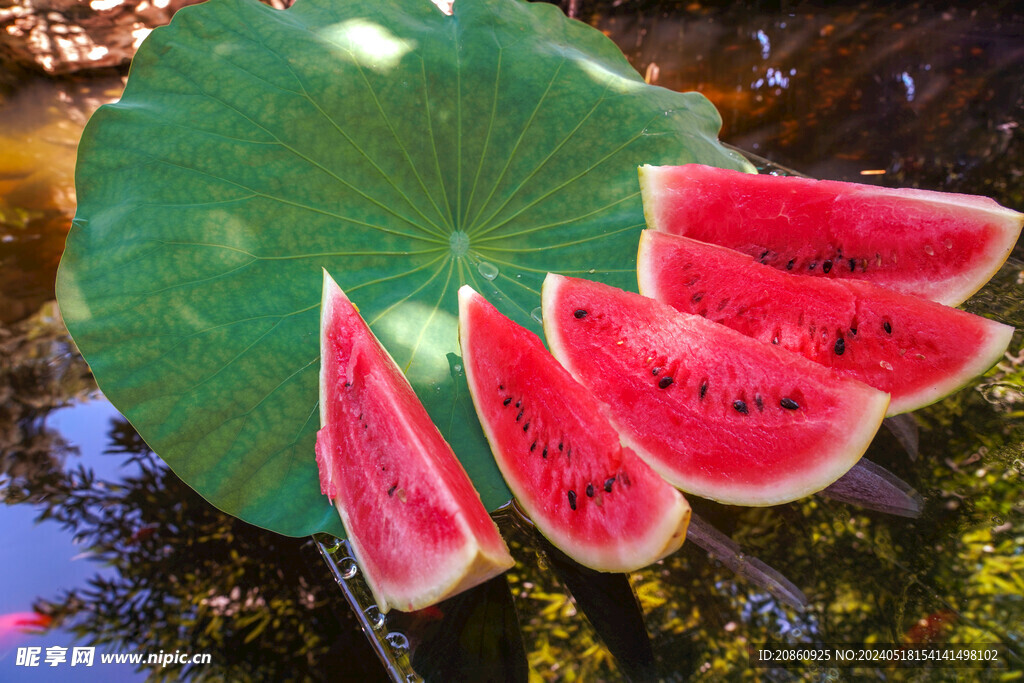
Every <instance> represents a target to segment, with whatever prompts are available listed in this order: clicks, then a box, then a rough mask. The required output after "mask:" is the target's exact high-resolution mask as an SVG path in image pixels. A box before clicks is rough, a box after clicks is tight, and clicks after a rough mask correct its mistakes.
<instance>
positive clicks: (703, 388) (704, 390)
mask: <svg viewBox="0 0 1024 683" xmlns="http://www.w3.org/2000/svg"><path fill="white" fill-rule="evenodd" d="M706 393H708V383H707V382H704V383H703V384H701V385H700V397H701V398H704V394H706Z"/></svg>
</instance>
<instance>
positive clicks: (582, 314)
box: [573, 308, 587, 320]
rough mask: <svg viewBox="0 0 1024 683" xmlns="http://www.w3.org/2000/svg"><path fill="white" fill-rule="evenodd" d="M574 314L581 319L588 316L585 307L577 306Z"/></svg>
mask: <svg viewBox="0 0 1024 683" xmlns="http://www.w3.org/2000/svg"><path fill="white" fill-rule="evenodd" d="M573 315H574V316H576V319H577V320H579V319H580V318H586V317H587V312H586V311H585V310H584V309H582V308H577V309H576V312H575V313H573Z"/></svg>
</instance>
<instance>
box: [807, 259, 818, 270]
mask: <svg viewBox="0 0 1024 683" xmlns="http://www.w3.org/2000/svg"><path fill="white" fill-rule="evenodd" d="M817 265H818V262H817V261H811V265H809V266H807V270H814V267H815V266H817Z"/></svg>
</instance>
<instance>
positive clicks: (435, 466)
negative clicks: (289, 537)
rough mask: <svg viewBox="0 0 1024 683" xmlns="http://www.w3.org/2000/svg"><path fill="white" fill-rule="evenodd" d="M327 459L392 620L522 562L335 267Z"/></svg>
mask: <svg viewBox="0 0 1024 683" xmlns="http://www.w3.org/2000/svg"><path fill="white" fill-rule="evenodd" d="M321 318H322V323H321V332H320V334H321V337H320V343H321V370H320V373H321V374H320V416H321V429H320V431H319V432H318V433H317V441H316V461H317V465H318V468H319V471H320V486H321V490H322V492H323V493H324V494H325V495H326V496H327V497H328V498H329V499H331V500H332V501H333V502H334V505H335V508H336V509H337V510H338V514H339V515H340V516H341V520H342V523H343V524H344V526H345V530H346V532H347V533H348V539H349V542H350V543H351V544H352V547H353V550H354V552H355V555H356V559H357V560H358V561H359V565H360V567H361V568H362V570H363V574H364V577H365V579H366V582H367V584H368V585H369V587H370V590H371V592H372V593H373V596H374V599H375V600H376V602H377V605H378V607H379V608H380V610H381V612H387V611H388V610H389V609H390V608H391V607H395V608H397V609H400V610H403V611H412V610H416V609H422V608H423V607H427V606H429V605H432V604H434V603H437V602H439V601H441V600H443V599H445V598H447V597H450V596H452V595H455V594H456V593H459V592H461V591H463V590H466V589H469V588H472V587H473V586H476V585H478V584H480V583H483V582H484V581H486V580H488V579H490V578H492V577H493V576H496V575H498V574H500V573H502V572H504V571H505V570H506V569H509V568H511V567H512V566H513V565H514V564H515V563H514V561H513V559H512V556H511V555H510V554H509V551H508V547H507V546H506V545H505V542H504V541H503V540H502V538H501V535H500V534H499V532H498V529H497V526H496V525H495V524H494V521H493V520H492V519H491V518H490V516H489V515H488V513H487V509H486V508H485V507H484V505H483V503H482V502H481V500H480V496H479V494H478V493H477V492H476V490H475V489H474V488H473V484H472V482H471V481H470V479H469V476H468V475H467V474H466V472H465V470H463V469H462V466H461V465H460V464H459V461H458V460H457V459H456V457H455V454H454V452H453V451H452V449H451V447H450V446H449V445H448V443H447V442H445V440H444V438H443V437H442V436H441V433H440V432H439V431H438V430H437V427H435V426H434V423H433V422H432V421H431V420H430V416H429V415H428V414H427V411H426V409H425V408H424V407H423V404H422V403H420V401H419V399H418V398H417V397H416V394H415V393H414V392H413V389H412V386H411V385H410V384H409V382H408V380H406V378H405V376H404V375H403V374H402V372H401V370H399V368H398V366H397V365H396V364H395V362H394V360H393V359H392V358H391V356H390V354H389V353H388V352H387V350H386V349H385V348H384V347H383V345H381V344H380V342H379V341H378V340H377V338H376V337H375V336H374V334H373V332H372V331H371V330H370V328H369V327H367V325H366V323H365V322H364V321H363V319H362V317H361V316H360V315H359V313H358V311H357V309H356V308H355V306H354V305H353V304H352V302H351V301H349V299H348V297H347V296H345V293H344V292H343V291H342V290H341V288H340V287H339V286H338V285H337V283H335V281H334V280H333V279H332V278H331V276H330V275H329V274H328V273H327V271H326V270H325V271H324V285H323V304H322V307H321Z"/></svg>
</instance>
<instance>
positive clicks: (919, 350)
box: [637, 230, 1013, 415]
mask: <svg viewBox="0 0 1024 683" xmlns="http://www.w3.org/2000/svg"><path fill="white" fill-rule="evenodd" d="M637 280H638V281H639V283H640V291H641V293H643V294H645V295H647V296H650V297H652V298H655V299H657V300H658V301H662V302H664V303H667V304H670V305H671V306H672V307H674V308H676V309H677V310H680V311H683V312H684V313H693V314H697V315H701V316H703V317H705V318H707V319H708V320H713V321H714V322H716V323H721V324H723V325H726V326H727V327H731V328H732V329H734V330H737V331H739V332H742V333H743V334H745V335H747V336H748V337H754V338H755V339H759V340H760V341H762V342H765V343H771V344H777V345H778V346H780V347H782V348H784V349H787V350H789V351H795V352H796V353H799V354H801V355H802V356H804V357H805V358H809V359H810V360H813V361H814V362H816V363H820V364H822V365H826V366H829V367H832V368H835V369H836V370H838V371H839V372H841V373H842V374H844V375H847V376H849V377H853V378H854V379H859V380H860V381H862V382H865V383H867V384H870V385H871V386H873V387H875V388H876V389H881V390H882V391H885V392H888V393H889V394H890V395H891V399H890V402H889V415H895V414H897V413H903V412H907V411H910V410H915V409H917V408H920V407H921V406H925V405H928V404H929V403H934V402H935V401H937V400H939V399H940V398H942V397H943V396H946V395H948V394H950V393H952V392H954V391H956V390H957V389H959V388H960V387H962V386H963V385H964V384H966V383H967V382H969V381H970V380H971V379H973V378H974V377H977V376H978V375H980V374H981V373H983V372H985V371H986V370H988V369H989V368H990V367H992V366H993V365H995V364H996V362H998V361H999V359H1000V357H1001V356H1002V354H1003V352H1004V351H1005V350H1006V347H1007V346H1008V345H1009V343H1010V338H1011V337H1012V336H1013V328H1012V327H1010V326H1008V325H1003V324H1000V323H997V322H994V321H992V320H988V319H986V318H982V317H980V316H977V315H972V314H970V313H967V312H965V311H960V310H957V309H955V308H950V307H948V306H943V305H942V304H938V303H935V302H934V301H927V300H925V299H921V298H919V297H915V296H908V295H906V294H900V293H899V292H895V291H893V290H891V289H887V288H885V287H879V286H878V285H875V284H873V283H870V282H864V281H862V280H832V279H827V278H820V277H819V278H816V277H809V276H806V275H793V274H790V273H786V272H784V271H779V270H776V269H774V268H771V267H769V266H766V265H761V264H759V263H757V262H756V261H754V259H753V258H752V257H751V256H748V255H746V254H742V253H740V252H738V251H733V250H732V249H725V248H724V247H719V246H715V245H711V244H705V243H703V242H697V241H695V240H691V239H689V238H686V237H678V236H675V235H670V234H668V233H664V232H657V231H654V230H644V231H643V233H641V235H640V251H639V253H638V255H637Z"/></svg>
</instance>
